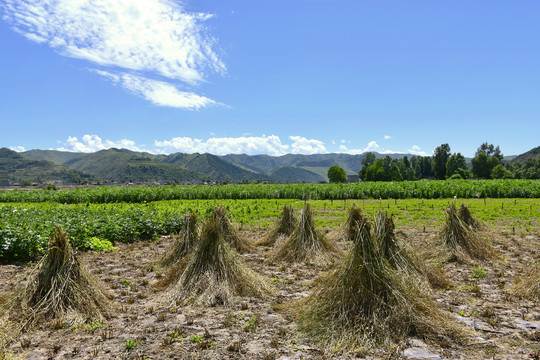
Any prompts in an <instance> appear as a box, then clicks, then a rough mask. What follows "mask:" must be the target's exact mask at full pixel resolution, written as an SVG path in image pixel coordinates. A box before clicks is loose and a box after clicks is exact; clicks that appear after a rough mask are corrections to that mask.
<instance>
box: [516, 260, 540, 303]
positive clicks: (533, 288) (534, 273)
mask: <svg viewBox="0 0 540 360" xmlns="http://www.w3.org/2000/svg"><path fill="white" fill-rule="evenodd" d="M519 280H520V281H519V282H518V283H517V284H516V285H515V286H514V287H513V288H512V293H513V294H514V295H516V296H518V297H520V298H525V299H530V300H533V301H536V302H540V264H536V266H535V267H533V268H532V269H531V270H529V271H528V272H527V273H526V274H525V275H523V276H521V279H519Z"/></svg>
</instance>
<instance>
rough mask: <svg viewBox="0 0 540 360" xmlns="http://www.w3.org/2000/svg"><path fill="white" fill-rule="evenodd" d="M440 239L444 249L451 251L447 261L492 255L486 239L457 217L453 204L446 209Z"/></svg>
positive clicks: (491, 248) (483, 257) (484, 257)
mask: <svg viewBox="0 0 540 360" xmlns="http://www.w3.org/2000/svg"><path fill="white" fill-rule="evenodd" d="M469 214H470V212H469ZM471 218H472V216H471ZM441 239H442V242H443V244H444V246H445V247H446V249H449V250H450V251H451V253H450V259H449V260H456V259H457V260H459V261H466V260H467V259H468V258H469V257H470V258H475V259H486V258H489V257H491V256H492V255H493V254H494V250H493V247H492V246H491V244H490V241H489V240H488V238H487V237H486V236H483V234H482V233H481V232H478V231H477V230H475V229H473V228H472V227H470V226H469V225H468V224H467V223H466V222H465V221H464V220H463V219H462V218H461V217H460V216H459V214H458V211H457V209H456V206H455V205H454V204H451V205H450V206H449V207H448V209H446V223H445V226H444V228H443V230H442V232H441ZM445 252H446V250H445Z"/></svg>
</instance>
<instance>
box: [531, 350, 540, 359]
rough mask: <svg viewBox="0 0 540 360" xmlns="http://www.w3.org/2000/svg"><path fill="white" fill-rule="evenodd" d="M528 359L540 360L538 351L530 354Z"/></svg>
mask: <svg viewBox="0 0 540 360" xmlns="http://www.w3.org/2000/svg"><path fill="white" fill-rule="evenodd" d="M529 358H531V359H533V360H540V349H539V350H536V351H533V352H532V353H530V354H529Z"/></svg>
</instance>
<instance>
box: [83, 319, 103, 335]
mask: <svg viewBox="0 0 540 360" xmlns="http://www.w3.org/2000/svg"><path fill="white" fill-rule="evenodd" d="M102 327H103V324H102V323H101V322H99V321H92V322H91V323H89V324H86V326H85V327H84V329H85V330H86V331H88V332H92V333H93V332H95V331H96V330H97V329H101V328H102Z"/></svg>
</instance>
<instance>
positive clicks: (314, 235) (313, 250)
mask: <svg viewBox="0 0 540 360" xmlns="http://www.w3.org/2000/svg"><path fill="white" fill-rule="evenodd" d="M342 254H343V251H342V250H341V249H339V248H338V247H337V246H336V245H335V244H334V243H333V242H331V241H330V240H329V239H328V238H326V237H325V236H324V235H323V234H322V233H321V232H320V231H319V230H318V229H317V228H316V226H315V221H314V220H313V211H312V210H311V207H310V206H309V204H306V205H305V206H304V208H303V209H302V212H301V214H300V221H299V222H298V226H297V227H296V229H295V230H294V231H293V233H292V234H291V235H290V236H289V237H288V238H287V239H286V240H285V241H284V242H282V243H281V244H280V246H279V247H278V248H277V249H276V250H275V251H274V252H273V254H272V258H273V259H274V260H275V261H286V262H305V263H310V264H315V265H328V264H331V263H333V262H334V261H335V260H336V259H338V258H340V257H341V256H342Z"/></svg>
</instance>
